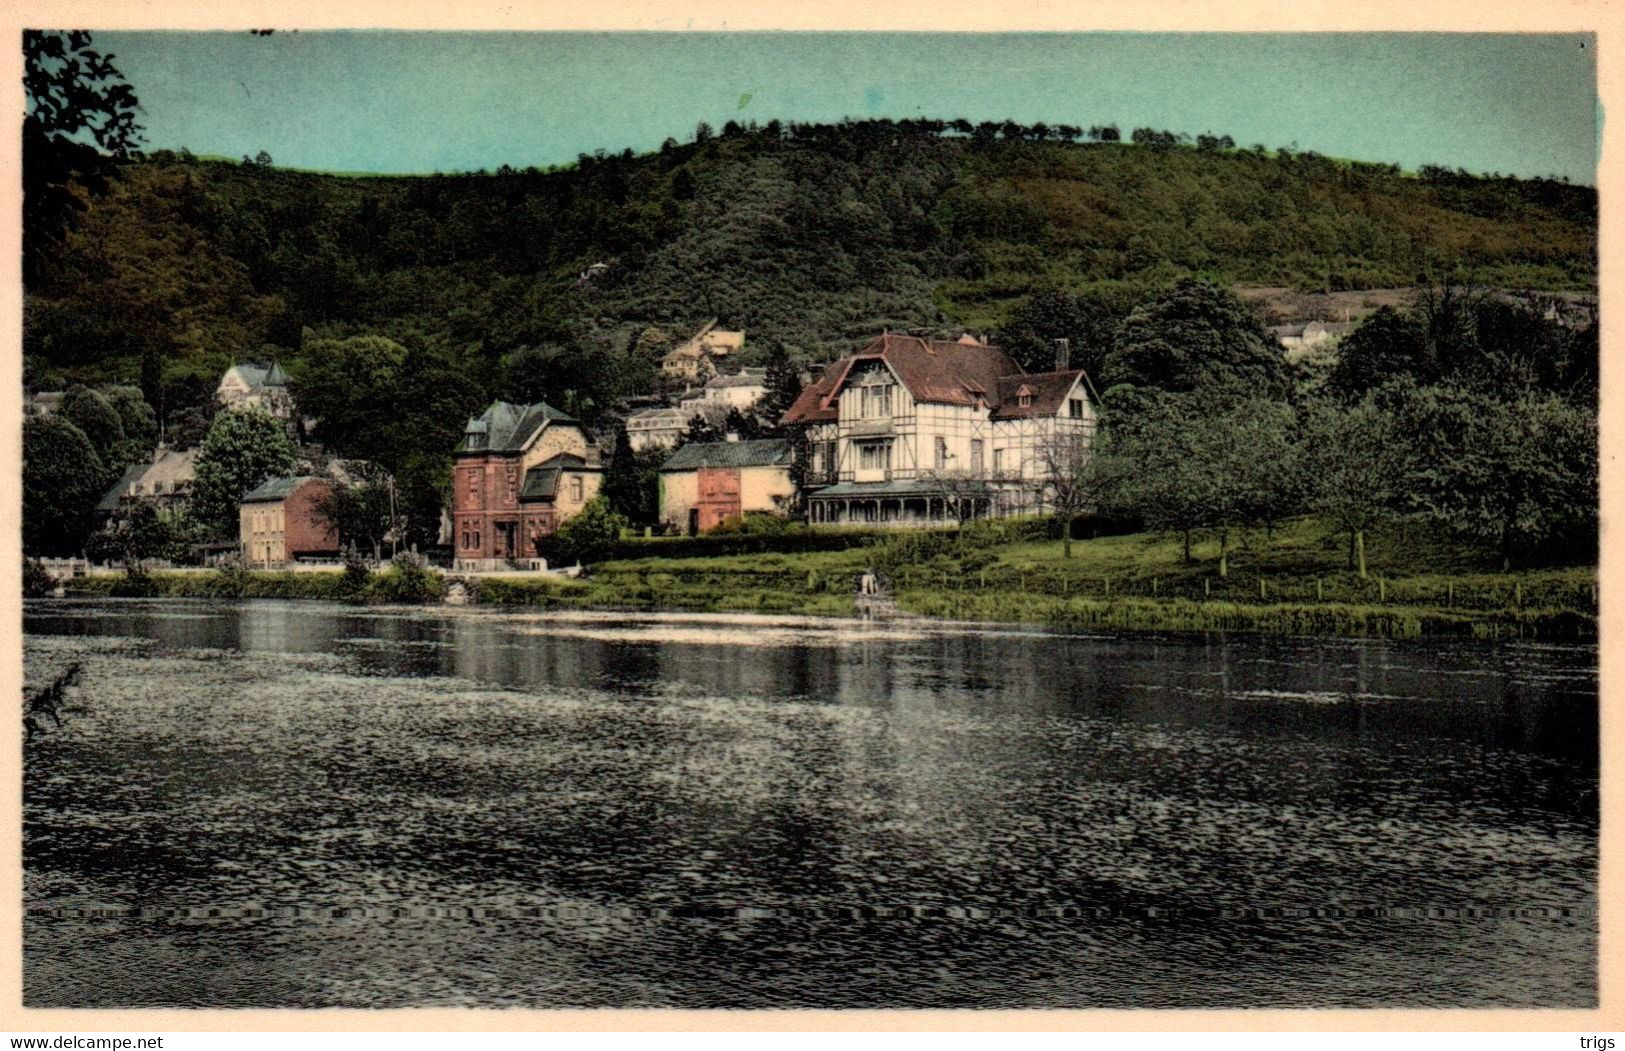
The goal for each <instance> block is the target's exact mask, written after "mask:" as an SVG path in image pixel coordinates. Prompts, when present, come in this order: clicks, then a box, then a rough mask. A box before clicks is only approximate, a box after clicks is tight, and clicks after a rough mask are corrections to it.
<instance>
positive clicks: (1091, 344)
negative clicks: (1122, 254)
mask: <svg viewBox="0 0 1625 1051" xmlns="http://www.w3.org/2000/svg"><path fill="white" fill-rule="evenodd" d="M1140 295H1141V290H1140V289H1139V288H1137V287H1135V286H1131V285H1112V286H1105V287H1100V288H1092V289H1087V290H1085V291H1082V292H1068V291H1065V290H1061V289H1048V290H1046V291H1043V292H1039V293H1038V294H1036V295H1034V296H1033V297H1032V298H1030V299H1028V300H1027V301H1026V302H1025V303H1023V304H1021V306H1019V307H1017V308H1016V309H1015V311H1014V312H1013V313H1012V314H1011V316H1010V320H1009V322H1007V323H1006V324H1005V326H1004V327H1003V328H1002V329H1000V331H999V334H998V340H997V342H998V344H999V345H1000V346H1002V347H1003V348H1004V349H1005V350H1006V351H1008V352H1009V353H1010V356H1011V357H1013V358H1015V359H1016V364H1018V365H1020V366H1021V367H1022V368H1023V369H1025V370H1026V371H1028V372H1049V371H1050V370H1052V369H1054V368H1055V341H1056V340H1058V339H1064V340H1066V341H1067V343H1068V345H1069V350H1070V364H1069V366H1068V367H1069V368H1074V369H1083V370H1084V371H1085V372H1087V373H1088V374H1089V375H1090V376H1091V377H1096V378H1098V377H1099V376H1100V370H1101V366H1102V365H1103V364H1104V363H1105V360H1106V358H1107V357H1108V356H1109V355H1110V354H1111V353H1112V350H1113V348H1114V347H1115V344H1116V339H1117V328H1118V326H1119V325H1121V324H1122V322H1123V319H1124V318H1126V317H1128V315H1129V314H1130V312H1131V311H1132V310H1133V308H1134V305H1135V302H1136V301H1137V300H1138V299H1139V297H1140Z"/></svg>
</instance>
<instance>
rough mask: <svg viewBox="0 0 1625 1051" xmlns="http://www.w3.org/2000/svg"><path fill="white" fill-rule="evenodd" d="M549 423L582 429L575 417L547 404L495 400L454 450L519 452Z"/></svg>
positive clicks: (465, 430) (474, 419) (467, 427)
mask: <svg viewBox="0 0 1625 1051" xmlns="http://www.w3.org/2000/svg"><path fill="white" fill-rule="evenodd" d="M548 423H567V424H574V425H576V426H579V423H578V422H577V420H576V419H575V417H573V416H570V415H569V414H567V413H564V412H560V411H559V410H558V409H555V408H554V407H553V406H551V405H549V404H547V403H546V402H537V403H536V404H534V405H515V404H513V403H512V402H507V401H493V402H492V403H491V404H490V406H489V407H487V408H486V410H485V411H484V412H482V413H480V415H478V416H476V417H474V418H473V419H471V420H469V421H468V425H467V426H466V427H464V428H463V440H462V441H460V442H458V443H457V448H456V449H455V450H453V451H454V452H459V453H488V452H519V451H520V450H522V449H523V448H525V446H527V445H529V444H530V441H531V439H532V438H534V437H535V436H536V432H537V431H539V430H541V429H542V427H543V426H545V425H546V424H548Z"/></svg>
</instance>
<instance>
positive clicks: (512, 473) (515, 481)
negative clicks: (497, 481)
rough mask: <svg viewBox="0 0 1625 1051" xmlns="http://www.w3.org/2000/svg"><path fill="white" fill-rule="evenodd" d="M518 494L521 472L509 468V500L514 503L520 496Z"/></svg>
mask: <svg viewBox="0 0 1625 1051" xmlns="http://www.w3.org/2000/svg"><path fill="white" fill-rule="evenodd" d="M518 492H519V472H518V470H517V469H515V468H513V467H510V468H508V499H509V500H510V501H512V500H513V499H514V497H515V496H517V495H518Z"/></svg>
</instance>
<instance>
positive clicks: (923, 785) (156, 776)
mask: <svg viewBox="0 0 1625 1051" xmlns="http://www.w3.org/2000/svg"><path fill="white" fill-rule="evenodd" d="M24 632H25V634H24V648H25V673H26V676H27V680H28V683H29V684H30V685H38V684H41V683H44V682H47V681H49V680H50V679H51V678H52V677H53V676H54V675H55V674H57V673H58V672H60V671H61V670H62V669H64V668H65V667H66V666H67V665H68V664H70V663H71V662H74V661H79V662H82V663H83V666H84V676H83V685H82V687H81V688H79V689H78V690H76V691H75V692H74V694H73V695H72V705H73V706H72V708H71V709H70V710H69V711H67V712H66V713H65V714H64V717H63V726H62V728H61V729H54V728H53V729H50V730H49V731H48V732H47V733H45V734H42V735H41V736H39V737H37V738H36V739H35V740H34V741H33V742H32V743H30V744H29V745H27V747H26V757H25V766H24V897H25V901H24V904H25V907H26V909H27V912H26V913H25V917H24V928H23V933H24V939H23V940H24V971H23V978H24V1000H25V1003H26V1004H28V1005H29V1006H34V1007H54V1006H64V1007H124V1006H202V1007H400V1006H419V1005H426V1006H466V1007H483V1006H523V1007H575V1006H587V1007H738V1008H764V1007H977V1008H993V1007H999V1008H1016V1007H1032V1008H1040V1007H1264V1006H1284V1007H1332V1006H1405V1007H1444V1006H1472V1007H1477V1006H1543V1007H1587V1006H1594V1005H1595V1004H1596V1002H1597V990H1596V973H1595V971H1596V953H1597V931H1596V877H1597V841H1598V840H1597V832H1598V804H1597V794H1596V793H1597V775H1598V739H1597V651H1596V647H1595V646H1585V645H1551V644H1532V643H1478V642H1471V641H1463V640H1450V641H1427V640H1411V641H1387V640H1345V639H1304V638H1270V637H1245V636H1217V635H1214V636H1202V635H1190V636H1176V635H1165V636H1149V635H1107V634H1078V633H1064V632H1050V631H1044V630H1041V629H1029V628H1019V627H1001V626H989V625H968V624H941V623H933V622H924V621H896V622H890V623H865V622H862V621H839V620H819V619H811V618H797V617H757V616H746V615H738V616H729V615H698V614H695V615H687V614H611V613H580V612H571V613H543V612H534V611H532V612H522V611H496V610H485V609H459V610H429V611H424V610H408V609H388V608H352V607H345V606H338V605H324V604H315V603H295V602H242V603H221V602H212V603H211V602H203V601H197V602H191V601H178V600H163V601H142V600H125V601H119V600H99V601H40V602H34V601H30V602H28V603H26V604H25V608H24Z"/></svg>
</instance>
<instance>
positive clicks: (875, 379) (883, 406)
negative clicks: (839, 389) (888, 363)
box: [858, 368, 892, 420]
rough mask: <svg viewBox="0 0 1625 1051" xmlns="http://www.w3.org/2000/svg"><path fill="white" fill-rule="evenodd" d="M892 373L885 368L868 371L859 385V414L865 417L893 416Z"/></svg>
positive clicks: (880, 417) (882, 417) (870, 418)
mask: <svg viewBox="0 0 1625 1051" xmlns="http://www.w3.org/2000/svg"><path fill="white" fill-rule="evenodd" d="M891 391H892V382H891V373H890V372H888V371H886V370H885V369H884V368H879V369H874V370H872V371H870V372H869V373H867V374H866V375H865V376H864V377H863V380H862V381H861V382H860V384H859V385H858V399H859V400H858V415H860V416H862V417H863V418H864V419H869V420H872V419H884V418H889V417H890V416H891Z"/></svg>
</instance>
